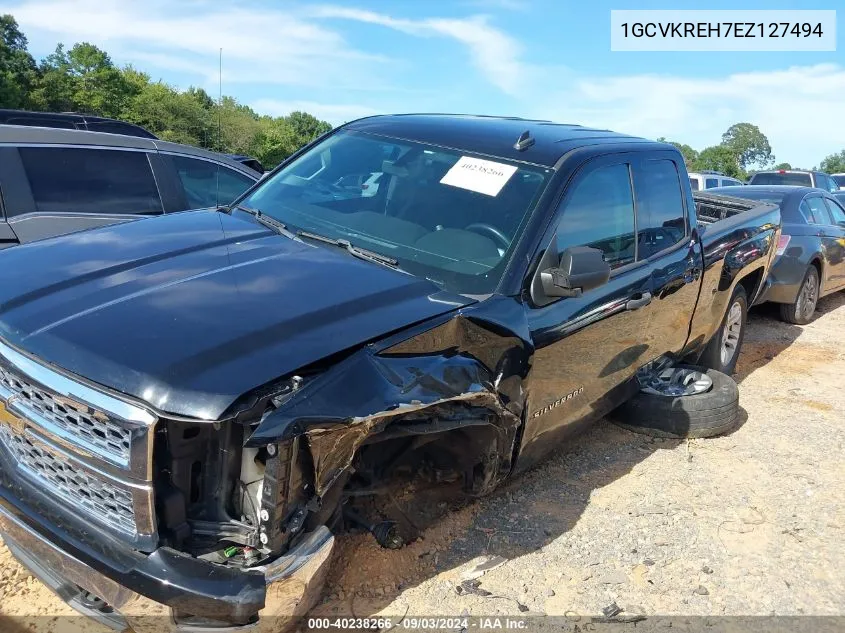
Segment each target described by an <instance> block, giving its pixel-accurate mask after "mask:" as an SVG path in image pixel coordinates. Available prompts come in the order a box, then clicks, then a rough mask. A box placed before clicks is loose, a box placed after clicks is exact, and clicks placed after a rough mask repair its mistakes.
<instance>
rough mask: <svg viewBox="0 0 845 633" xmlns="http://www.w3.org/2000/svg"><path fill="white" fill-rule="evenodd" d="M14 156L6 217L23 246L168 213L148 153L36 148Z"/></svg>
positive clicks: (124, 150) (5, 184) (109, 149)
mask: <svg viewBox="0 0 845 633" xmlns="http://www.w3.org/2000/svg"><path fill="white" fill-rule="evenodd" d="M11 158H12V159H13V160H14V164H13V165H10V166H9V167H8V168H7V171H12V172H14V175H15V177H14V178H13V179H12V180H11V182H8V183H7V182H6V181H5V180H4V188H5V189H6V190H7V191H8V192H9V194H10V195H9V196H8V198H11V200H7V203H6V214H7V219H8V222H9V224H10V225H11V227H12V229H13V230H14V232H15V233H16V234H17V237H18V238H19V239H20V241H21V242H22V243H25V242H31V241H35V240H39V239H44V238H47V237H53V236H56V235H63V234H66V233H73V232H75V231H80V230H83V229H88V228H93V227H97V226H104V225H107V224H114V223H117V222H125V221H128V220H132V219H136V218H137V217H139V216H145V215H158V214H160V213H162V204H161V197H160V195H159V190H158V187H157V185H156V181H155V178H154V176H153V172H152V168H151V166H150V162H149V155H148V152H146V151H142V150H133V149H112V148H91V147H77V146H46V145H32V146H21V147H18V148H17V151H16V156H12V157H11Z"/></svg>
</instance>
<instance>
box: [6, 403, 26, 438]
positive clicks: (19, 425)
mask: <svg viewBox="0 0 845 633" xmlns="http://www.w3.org/2000/svg"><path fill="white" fill-rule="evenodd" d="M14 400H15V396H12V397H11V398H9V400H8V401H6V402H3V401H2V400H0V424H5V425H6V426H8V427H9V428H10V429H11V431H12V433H15V434H16V435H18V434H20V433H23V432H24V428H26V423H25V422H24V421H23V420H22V419H21V418H19V417H18V416H16V415H15V414H14V413H12V412H11V411H9V409H8V408H7V407H9V406H11V405H12V403H13V402H14Z"/></svg>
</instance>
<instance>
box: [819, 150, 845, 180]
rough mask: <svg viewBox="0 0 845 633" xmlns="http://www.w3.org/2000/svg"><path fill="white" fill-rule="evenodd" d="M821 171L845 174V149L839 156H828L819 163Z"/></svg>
mask: <svg viewBox="0 0 845 633" xmlns="http://www.w3.org/2000/svg"><path fill="white" fill-rule="evenodd" d="M819 169H821V170H822V171H824V172H827V173H828V174H841V173H843V172H845V149H843V150H842V151H841V152H839V153H837V154H831V155H830V156H827V157H826V158H825V159H824V160H823V161H822V162H821V163H819Z"/></svg>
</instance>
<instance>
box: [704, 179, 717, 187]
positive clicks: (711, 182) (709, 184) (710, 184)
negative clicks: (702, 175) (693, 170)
mask: <svg viewBox="0 0 845 633" xmlns="http://www.w3.org/2000/svg"><path fill="white" fill-rule="evenodd" d="M718 186H719V180H718V179H716V178H708V179H707V180H705V181H704V188H705V189H713V187H718Z"/></svg>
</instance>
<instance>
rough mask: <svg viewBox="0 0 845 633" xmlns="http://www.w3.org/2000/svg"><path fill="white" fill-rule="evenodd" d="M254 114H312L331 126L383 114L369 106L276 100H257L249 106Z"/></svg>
mask: <svg viewBox="0 0 845 633" xmlns="http://www.w3.org/2000/svg"><path fill="white" fill-rule="evenodd" d="M250 107H251V108H252V109H253V110H255V111H256V112H260V113H262V114H269V115H271V116H286V115H288V114H290V113H291V112H295V111H297V110H299V111H302V112H308V113H309V114H313V115H314V116H315V117H317V118H318V119H321V120H323V121H328V122H329V123H331V124H332V125H341V124H342V123H346V122H347V121H352V120H354V119H360V118H361V117H365V116H371V115H373V114H385V111H384V110H378V109H376V108H371V107H369V106H363V105H356V104H339V103H337V104H332V103H319V102H315V101H282V100H277V99H258V100H257V101H254V102H253V103H251V104H250Z"/></svg>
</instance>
